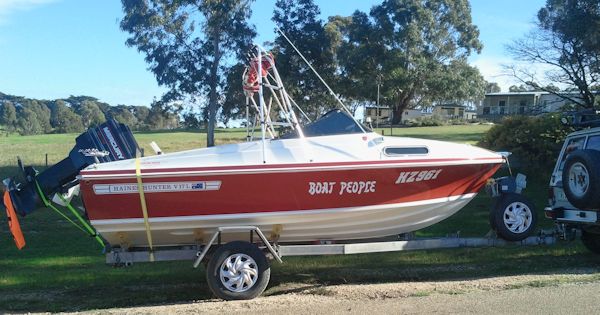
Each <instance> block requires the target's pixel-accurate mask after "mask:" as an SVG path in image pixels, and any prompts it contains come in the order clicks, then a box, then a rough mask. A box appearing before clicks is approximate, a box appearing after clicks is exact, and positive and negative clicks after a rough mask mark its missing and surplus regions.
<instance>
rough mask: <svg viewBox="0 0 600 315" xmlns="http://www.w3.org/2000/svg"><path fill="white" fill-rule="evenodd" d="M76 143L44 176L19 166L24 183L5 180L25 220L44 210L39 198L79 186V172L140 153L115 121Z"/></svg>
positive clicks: (93, 129)
mask: <svg viewBox="0 0 600 315" xmlns="http://www.w3.org/2000/svg"><path fill="white" fill-rule="evenodd" d="M75 143H76V144H75V146H74V147H73V149H72V150H71V151H70V153H69V156H68V157H66V158H65V159H63V160H62V161H60V162H58V163H56V164H55V165H53V166H51V167H49V168H47V169H46V170H44V171H42V172H38V171H37V170H36V169H35V168H34V167H33V166H27V167H22V165H21V163H19V164H20V165H19V166H20V167H21V169H22V171H23V175H24V182H22V183H19V182H17V181H16V180H15V179H14V178H8V179H5V180H4V185H5V186H6V189H7V190H8V192H9V194H10V199H11V201H12V205H13V208H14V210H15V212H16V213H18V214H19V215H21V216H26V215H27V214H29V213H31V212H33V211H35V209H37V208H39V207H42V206H44V205H43V203H42V200H41V196H40V194H43V196H44V197H45V198H46V199H50V198H49V196H51V195H53V194H55V193H64V192H66V191H67V190H68V189H69V188H71V187H73V186H75V185H77V184H78V180H77V175H78V174H79V171H81V170H82V169H84V168H86V167H87V166H89V165H92V164H94V163H106V162H112V161H119V160H127V159H132V158H135V157H136V155H137V154H138V153H139V152H140V149H139V146H138V144H137V142H136V141H135V138H134V137H133V133H132V132H131V129H129V127H127V126H126V125H124V124H120V123H118V122H117V121H116V120H114V119H109V120H107V121H106V122H105V123H103V124H101V125H99V126H97V127H95V128H90V129H88V130H87V131H85V132H84V133H82V134H81V135H79V136H78V137H77V138H76V139H75ZM5 206H7V205H5Z"/></svg>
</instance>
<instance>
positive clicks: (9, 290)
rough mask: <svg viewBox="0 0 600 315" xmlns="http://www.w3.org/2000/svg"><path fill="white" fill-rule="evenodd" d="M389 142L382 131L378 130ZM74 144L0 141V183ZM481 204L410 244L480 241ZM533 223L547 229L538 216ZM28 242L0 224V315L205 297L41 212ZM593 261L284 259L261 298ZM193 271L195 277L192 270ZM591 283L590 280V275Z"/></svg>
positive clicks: (179, 278) (408, 255) (509, 253)
mask: <svg viewBox="0 0 600 315" xmlns="http://www.w3.org/2000/svg"><path fill="white" fill-rule="evenodd" d="M487 129H489V126H448V127H425V128H399V129H395V130H394V131H393V134H394V135H402V136H411V137H423V138H430V139H440V140H449V141H456V142H463V143H465V142H467V143H476V142H477V141H478V140H479V138H480V137H481V135H482V134H483V133H484V132H485V131H486V130H487ZM385 133H386V135H389V129H387V130H386V131H385ZM75 136H76V135H73V134H71V135H44V136H30V137H20V136H9V137H1V138H0V178H5V177H7V176H9V175H13V174H16V172H17V168H16V166H15V165H16V156H17V155H21V156H22V158H23V160H24V162H25V163H26V164H35V165H38V166H40V167H42V168H43V165H44V164H45V154H46V153H47V154H48V160H49V163H50V164H53V163H56V162H58V161H59V160H60V159H62V158H64V157H65V156H66V154H67V153H68V151H69V150H70V149H71V148H72V146H73V143H74V138H75ZM244 137H245V132H244V131H241V130H221V131H219V132H218V133H217V143H228V142H238V141H242V140H243V139H244ZM136 138H137V140H138V142H139V143H140V144H141V145H143V146H144V147H145V148H146V152H151V149H150V148H149V146H148V145H147V143H149V142H150V141H152V140H154V141H156V142H157V143H158V144H159V145H160V146H161V148H162V149H163V150H164V151H165V152H171V151H177V150H183V149H189V148H194V147H199V146H203V145H204V144H205V141H206V138H205V135H202V134H198V133H192V132H168V133H167V132H156V133H137V134H136ZM529 175H530V177H529V188H528V189H527V190H526V192H527V194H528V196H529V197H531V199H533V200H534V202H535V203H536V204H537V206H538V209H541V208H543V206H544V205H545V196H546V185H547V179H546V178H536V177H535V176H534V175H535V174H529ZM490 202H491V200H490V199H489V198H488V197H486V196H485V195H484V194H481V195H480V196H478V197H477V198H476V199H475V200H474V201H473V202H471V203H470V204H469V205H468V206H467V207H466V208H465V209H463V210H461V211H460V212H459V213H458V214H456V215H454V216H452V217H451V218H449V219H447V220H445V221H443V222H441V223H439V224H436V225H434V226H432V227H429V228H427V229H424V230H421V231H418V232H417V236H445V235H446V234H447V233H455V232H457V231H460V232H461V235H462V236H483V235H484V234H485V233H486V232H487V231H488V230H489V227H488V223H487V221H488V212H487V211H488V209H489V205H490ZM539 223H540V225H541V226H543V227H550V226H551V222H550V221H549V220H545V219H544V218H543V215H542V213H541V212H540V213H539ZM21 225H22V227H23V231H24V234H25V238H26V240H27V242H28V244H27V247H26V248H25V249H24V250H22V251H18V250H16V248H15V247H14V245H13V242H12V239H11V237H10V234H9V232H8V229H7V228H6V226H7V225H6V219H5V217H4V216H3V215H0V313H2V311H13V312H15V311H18V312H27V311H79V310H89V309H104V308H109V307H121V306H136V305H151V304H160V303H178V302H186V301H192V300H198V299H206V298H210V292H209V291H208V288H207V286H206V284H205V280H204V272H203V270H194V269H192V268H191V262H187V261H184V262H158V263H152V264H150V263H140V264H135V265H133V266H130V267H127V268H114V267H111V266H108V265H106V264H105V263H104V255H103V254H102V253H101V250H100V249H99V246H98V244H97V243H95V241H94V240H93V239H91V238H90V237H87V236H85V235H83V234H82V233H81V232H80V231H79V230H77V229H75V228H73V227H72V226H70V225H69V224H68V223H67V222H66V221H65V220H63V219H61V218H60V217H59V216H58V215H56V214H55V213H53V212H51V211H50V210H39V211H37V212H36V213H34V214H32V215H31V216H30V217H26V218H23V219H21ZM599 263H600V257H599V256H594V255H592V254H590V253H588V252H587V251H586V250H585V249H583V247H582V246H581V245H580V244H579V242H574V243H561V244H558V245H553V246H539V247H528V248H524V247H519V246H513V247H505V248H476V249H473V248H471V249H467V248H463V249H452V250H430V251H413V252H397V253H380V254H364V255H351V256H324V257H288V258H286V259H285V260H284V264H281V265H279V264H274V265H273V272H272V275H271V277H272V279H271V285H270V287H269V288H268V290H267V292H266V294H280V293H281V292H285V287H286V285H287V284H289V283H300V284H302V285H306V286H313V285H321V284H337V283H380V282H388V281H423V280H454V279H464V278H473V277H490V276H496V275H514V274H537V273H553V272H555V271H560V272H565V270H566V269H568V270H578V269H579V270H581V269H585V270H588V272H590V273H593V274H594V276H595V274H598V272H600V270H599V269H598V268H597V267H596V266H598V265H599ZM200 269H202V268H200ZM598 275H599V276H598V278H600V274H598Z"/></svg>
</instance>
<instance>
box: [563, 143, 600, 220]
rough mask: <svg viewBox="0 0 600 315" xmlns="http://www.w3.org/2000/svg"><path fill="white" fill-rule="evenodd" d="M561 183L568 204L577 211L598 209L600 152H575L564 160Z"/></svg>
mask: <svg viewBox="0 0 600 315" xmlns="http://www.w3.org/2000/svg"><path fill="white" fill-rule="evenodd" d="M562 183H563V189H564V192H565V195H566V196H567V200H569V202H570V203H571V204H572V205H573V206H575V207H577V208H579V209H598V208H599V207H600V152H599V151H596V150H576V151H574V152H572V153H570V154H569V155H568V156H567V159H566V160H565V166H564V168H563V173H562Z"/></svg>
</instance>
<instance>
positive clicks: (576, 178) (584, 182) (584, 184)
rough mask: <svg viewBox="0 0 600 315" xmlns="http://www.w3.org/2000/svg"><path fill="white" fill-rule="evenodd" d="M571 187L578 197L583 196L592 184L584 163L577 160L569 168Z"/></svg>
mask: <svg viewBox="0 0 600 315" xmlns="http://www.w3.org/2000/svg"><path fill="white" fill-rule="evenodd" d="M568 185H569V189H570V190H571V192H572V193H573V194H574V195H575V196H576V197H579V198H581V197H583V195H584V194H585V193H586V192H587V190H588V187H589V186H590V176H589V172H588V170H587V168H586V167H585V165H583V163H581V162H576V163H574V164H573V165H572V166H571V168H570V169H569V183H568Z"/></svg>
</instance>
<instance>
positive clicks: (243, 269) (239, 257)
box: [219, 253, 258, 292]
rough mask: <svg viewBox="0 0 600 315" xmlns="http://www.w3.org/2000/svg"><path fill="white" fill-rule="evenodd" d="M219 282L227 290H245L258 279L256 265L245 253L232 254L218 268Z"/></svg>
mask: <svg viewBox="0 0 600 315" xmlns="http://www.w3.org/2000/svg"><path fill="white" fill-rule="evenodd" d="M219 275H220V278H221V283H223V286H225V288H226V289H227V290H229V291H232V292H245V291H248V290H250V289H251V288H252V287H253V286H254V285H255V284H256V281H257V280H258V266H257V265H256V261H254V259H252V257H250V256H248V255H246V254H241V253H237V254H233V255H231V256H229V257H227V259H225V260H224V261H223V263H222V264H221V268H219Z"/></svg>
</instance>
